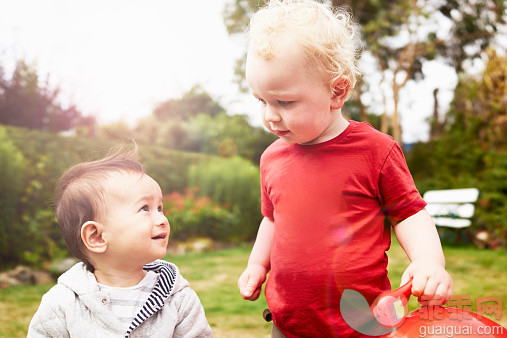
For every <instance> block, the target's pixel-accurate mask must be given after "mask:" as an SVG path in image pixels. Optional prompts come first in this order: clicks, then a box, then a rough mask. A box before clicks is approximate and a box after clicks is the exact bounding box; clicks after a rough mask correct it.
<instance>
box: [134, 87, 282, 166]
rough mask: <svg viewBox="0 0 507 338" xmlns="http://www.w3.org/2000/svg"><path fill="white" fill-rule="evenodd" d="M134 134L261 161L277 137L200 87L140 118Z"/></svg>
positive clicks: (142, 138)
mask: <svg viewBox="0 0 507 338" xmlns="http://www.w3.org/2000/svg"><path fill="white" fill-rule="evenodd" d="M134 137H135V139H136V140H137V141H138V142H140V143H145V144H156V145H160V146H163V147H166V148H171V149H178V150H185V151H193V152H202V153H207V154H217V155H221V156H224V157H229V156H233V155H236V154H237V155H240V156H242V157H244V158H247V159H249V160H251V161H253V162H254V163H258V162H259V160H260V155H261V154H262V152H263V151H264V149H265V148H266V147H267V146H268V145H269V144H271V143H272V142H273V141H274V140H275V137H274V136H273V135H272V134H270V133H268V132H267V131H266V130H264V129H263V128H262V127H253V126H251V125H250V123H249V122H248V118H247V117H246V116H244V115H228V114H227V113H226V111H225V109H224V108H223V107H222V106H221V105H220V104H219V103H218V102H216V101H215V100H214V99H213V98H212V97H211V96H210V95H209V94H208V93H206V92H205V91H204V90H203V89H202V88H200V87H194V88H192V89H191V90H190V91H189V92H187V93H184V94H183V95H182V97H181V98H179V99H171V100H168V101H165V102H164V103H162V104H161V105H159V106H158V107H157V108H156V109H155V110H154V112H153V115H151V116H149V117H147V118H144V119H141V120H139V121H138V123H137V126H136V127H135V130H134Z"/></svg>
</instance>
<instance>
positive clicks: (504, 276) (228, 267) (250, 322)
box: [0, 242, 507, 337]
mask: <svg viewBox="0 0 507 338" xmlns="http://www.w3.org/2000/svg"><path fill="white" fill-rule="evenodd" d="M250 250H251V247H248V246H244V247H239V248H233V249H226V250H220V251H215V252H208V253H202V254H188V255H185V256H174V257H166V259H167V260H169V261H171V262H173V263H175V264H176V265H178V266H179V267H180V270H181V273H182V275H183V276H184V277H185V278H186V279H188V280H189V281H190V285H191V287H192V288H193V289H194V290H195V291H196V292H197V293H198V295H199V297H200V299H201V302H202V304H203V306H204V309H205V310H206V316H207V318H208V321H209V323H210V325H211V327H212V329H213V332H214V334H215V336H216V337H267V336H269V334H270V324H268V323H266V322H264V320H263V319H262V311H263V310H264V309H265V308H266V307H267V306H266V300H265V299H264V297H263V296H261V299H259V300H257V301H256V302H248V301H244V300H242V299H241V297H240V296H239V292H238V290H237V278H238V277H239V275H240V274H241V272H242V271H243V269H244V267H245V264H246V262H247V260H248V256H249V254H250ZM444 252H445V256H446V260H447V269H448V271H449V272H450V273H451V276H452V277H453V280H454V294H463V295H468V296H470V299H471V300H472V303H473V308H472V310H474V311H475V304H474V303H475V299H476V298H479V297H481V298H482V297H499V298H500V299H501V300H502V301H504V302H506V301H507V287H506V286H507V282H506V281H507V269H506V268H505V267H506V266H507V255H506V254H505V251H502V250H498V251H490V250H479V249H475V248H472V247H466V248H465V247H444ZM389 257H390V263H389V277H390V279H391V283H392V285H393V287H396V286H398V285H399V283H400V279H401V275H402V273H403V271H404V269H405V267H406V266H407V264H408V260H407V258H406V257H405V254H404V252H403V250H402V249H401V248H400V246H399V245H398V243H396V242H393V245H392V248H391V250H390V251H389ZM50 287H51V285H42V286H22V287H12V288H8V289H3V290H0V337H26V330H27V328H28V323H29V322H30V319H31V317H32V315H33V314H34V313H35V311H36V310H37V307H38V305H39V302H40V298H41V296H42V294H44V293H45V292H46V291H47V290H49V288H50ZM409 306H410V309H411V311H412V310H415V309H416V308H417V307H418V306H417V300H416V299H414V298H413V297H412V298H411V301H410V305H409ZM490 318H492V319H493V317H491V316H490ZM495 321H497V320H495ZM497 322H499V323H500V324H502V325H503V326H504V327H505V326H507V311H503V314H502V319H501V320H499V321H497Z"/></svg>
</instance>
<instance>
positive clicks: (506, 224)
mask: <svg viewBox="0 0 507 338" xmlns="http://www.w3.org/2000/svg"><path fill="white" fill-rule="evenodd" d="M488 53H489V61H488V64H487V66H486V69H485V71H484V73H483V76H482V78H481V79H474V78H471V77H462V78H461V79H460V81H459V83H458V86H457V87H456V93H455V96H454V101H453V103H452V107H451V111H450V112H449V113H448V116H447V121H448V125H447V126H446V127H447V128H446V130H445V133H444V134H443V135H442V136H441V137H440V138H438V139H436V140H434V141H432V142H429V143H420V144H417V145H415V146H414V147H413V149H412V150H411V152H410V153H409V154H408V156H407V162H408V164H409V167H410V169H411V171H412V173H413V175H414V179H415V180H416V182H417V183H418V187H419V188H420V190H421V192H425V191H426V190H430V189H450V188H468V187H476V188H478V189H479V190H480V195H479V200H478V202H477V206H476V213H475V222H474V224H473V226H472V228H471V229H470V231H472V232H473V231H477V230H479V229H483V228H486V229H488V230H489V231H491V232H494V233H495V234H496V236H497V237H498V238H499V239H500V240H501V241H502V242H503V244H505V243H507V221H506V220H507V201H506V198H505V197H506V194H507V151H506V149H505V144H506V141H507V139H506V134H505V132H504V131H505V127H506V124H507V112H506V108H505V104H504V103H503V104H502V102H503V101H502V100H505V90H506V89H505V88H506V87H505V86H506V84H505V78H506V76H507V58H506V57H505V56H503V57H499V56H497V55H496V54H495V53H494V52H493V51H492V50H489V51H488ZM502 131H503V132H502ZM496 245H499V243H497V244H496Z"/></svg>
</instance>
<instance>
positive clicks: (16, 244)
mask: <svg viewBox="0 0 507 338" xmlns="http://www.w3.org/2000/svg"><path fill="white" fill-rule="evenodd" d="M25 166H26V161H25V158H24V157H23V154H22V153H21V151H20V150H19V149H18V148H17V147H16V146H15V145H14V143H13V142H12V141H11V140H10V138H9V136H8V135H7V132H6V130H5V128H4V127H2V126H0V167H1V168H2V174H1V175H0V257H6V258H10V259H16V258H17V256H18V255H20V254H21V252H22V251H21V250H22V244H23V241H24V239H23V236H21V233H20V231H21V229H22V226H21V224H20V222H19V219H17V217H16V216H17V208H18V204H19V203H20V199H21V187H22V184H23V179H24V168H25ZM20 251H21V252H20ZM1 261H2V262H3V261H4V259H2V260H1ZM0 267H1V263H0Z"/></svg>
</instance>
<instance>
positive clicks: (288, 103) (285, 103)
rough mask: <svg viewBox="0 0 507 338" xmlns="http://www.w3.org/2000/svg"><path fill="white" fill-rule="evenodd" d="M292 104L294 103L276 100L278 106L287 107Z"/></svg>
mask: <svg viewBox="0 0 507 338" xmlns="http://www.w3.org/2000/svg"><path fill="white" fill-rule="evenodd" d="M293 102H294V101H280V100H278V104H279V105H280V106H288V105H290V104H291V103H293Z"/></svg>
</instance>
